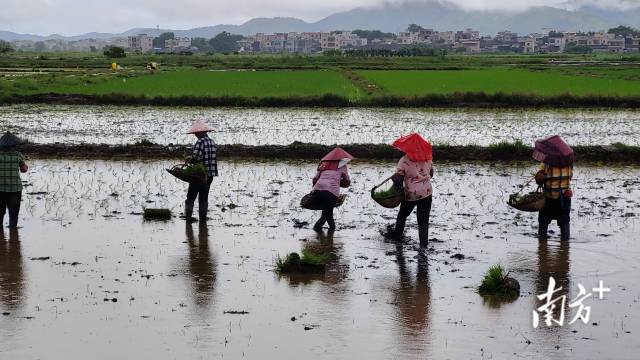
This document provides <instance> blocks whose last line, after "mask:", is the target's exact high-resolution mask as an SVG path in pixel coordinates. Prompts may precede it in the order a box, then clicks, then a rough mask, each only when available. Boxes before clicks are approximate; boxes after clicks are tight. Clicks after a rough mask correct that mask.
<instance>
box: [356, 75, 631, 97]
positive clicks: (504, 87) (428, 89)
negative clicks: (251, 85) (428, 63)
mask: <svg viewBox="0 0 640 360" xmlns="http://www.w3.org/2000/svg"><path fill="white" fill-rule="evenodd" d="M356 73H357V74H358V75H360V76H362V77H363V78H365V79H366V80H367V81H369V82H371V83H373V84H375V85H376V86H377V87H379V88H380V90H381V91H382V92H384V93H387V94H392V95H400V96H418V95H425V94H451V93H455V92H482V93H487V94H495V93H498V92H502V93H518V94H533V95H561V94H567V93H569V94H572V95H577V96H582V95H612V96H629V95H640V81H634V80H625V79H620V78H602V77H594V76H577V75H564V74H561V73H559V72H556V71H544V72H542V71H531V70H520V69H486V70H390V71H379V70H362V71H357V72H356Z"/></svg>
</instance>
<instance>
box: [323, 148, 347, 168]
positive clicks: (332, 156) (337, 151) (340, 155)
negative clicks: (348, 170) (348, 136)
mask: <svg viewBox="0 0 640 360" xmlns="http://www.w3.org/2000/svg"><path fill="white" fill-rule="evenodd" d="M353 159H354V157H353V155H351V154H349V153H348V152H346V151H344V150H343V149H342V148H341V147H335V148H334V149H333V150H331V151H330V152H329V153H328V154H327V155H325V156H324V157H323V158H322V159H321V160H320V163H321V164H322V163H324V162H329V161H335V162H336V163H337V164H338V165H337V167H338V168H341V167H343V166H345V165H346V164H347V163H348V162H349V161H351V160H353Z"/></svg>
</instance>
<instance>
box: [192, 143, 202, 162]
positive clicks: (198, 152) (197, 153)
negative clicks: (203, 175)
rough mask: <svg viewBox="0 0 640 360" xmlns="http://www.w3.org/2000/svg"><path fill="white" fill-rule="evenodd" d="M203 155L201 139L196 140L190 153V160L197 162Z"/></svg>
mask: <svg viewBox="0 0 640 360" xmlns="http://www.w3.org/2000/svg"><path fill="white" fill-rule="evenodd" d="M203 156H204V144H203V143H202V141H200V140H198V141H197V142H196V144H195V145H194V146H193V152H192V154H191V162H192V163H197V162H201V161H202V157H203Z"/></svg>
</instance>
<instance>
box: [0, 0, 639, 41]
mask: <svg viewBox="0 0 640 360" xmlns="http://www.w3.org/2000/svg"><path fill="white" fill-rule="evenodd" d="M411 23H415V24H418V25H421V26H424V27H426V28H432V29H435V30H440V31H445V30H461V29H466V28H473V29H474V30H479V31H480V33H481V34H486V35H493V34H495V33H497V32H498V31H502V30H511V31H515V32H517V33H519V34H529V33H533V32H539V31H541V30H542V29H543V28H554V29H558V30H566V31H597V30H606V29H609V28H611V27H615V26H618V25H627V26H633V27H640V7H636V8H632V9H627V10H614V9H601V8H597V7H594V6H582V5H579V6H572V9H560V8H554V7H547V6H539V7H532V8H529V9H527V10H525V11H520V12H508V11H502V10H484V11H469V10H465V9H462V8H460V7H458V6H456V5H453V4H449V3H446V2H442V1H432V2H423V1H421V2H415V1H414V2H411V1H409V2H405V3H401V4H387V5H384V6H382V7H361V8H356V9H353V10H349V11H345V12H340V13H336V14H333V15H330V16H328V17H326V18H324V19H322V20H319V21H317V22H313V23H308V22H305V21H303V20H300V19H296V18H281V17H278V18H255V19H252V20H249V21H247V22H246V23H244V24H242V25H216V26H207V27H199V28H194V29H190V30H172V29H155V28H135V29H131V30H128V31H125V32H123V33H120V34H115V33H113V34H112V33H95V32H94V33H87V34H82V35H78V36H68V37H65V36H61V35H55V34H54V35H49V36H39V35H31V34H16V33H12V32H8V31H0V39H2V40H8V41H13V40H33V41H39V40H47V39H63V40H68V41H69V40H81V39H89V38H94V39H109V38H113V37H122V36H129V35H135V34H140V33H146V34H149V35H158V34H160V33H162V32H165V31H172V32H174V33H175V34H176V36H186V37H192V38H193V37H204V38H211V37H214V36H215V35H217V34H219V33H221V32H223V31H228V32H231V33H234V34H241V35H251V34H255V33H257V32H262V33H267V34H269V33H275V32H290V31H296V32H302V31H331V30H354V29H366V30H382V31H385V32H396V33H397V32H399V31H403V30H405V29H406V27H407V25H409V24H411Z"/></svg>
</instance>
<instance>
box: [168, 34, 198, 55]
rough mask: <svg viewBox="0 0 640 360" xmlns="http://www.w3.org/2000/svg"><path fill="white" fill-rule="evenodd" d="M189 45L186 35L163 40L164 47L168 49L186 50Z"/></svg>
mask: <svg viewBox="0 0 640 360" xmlns="http://www.w3.org/2000/svg"><path fill="white" fill-rule="evenodd" d="M190 47H191V39H190V38H188V37H177V38H173V39H167V40H165V41H164V48H165V49H166V50H167V51H169V52H172V51H181V50H187V49H189V48H190Z"/></svg>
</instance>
